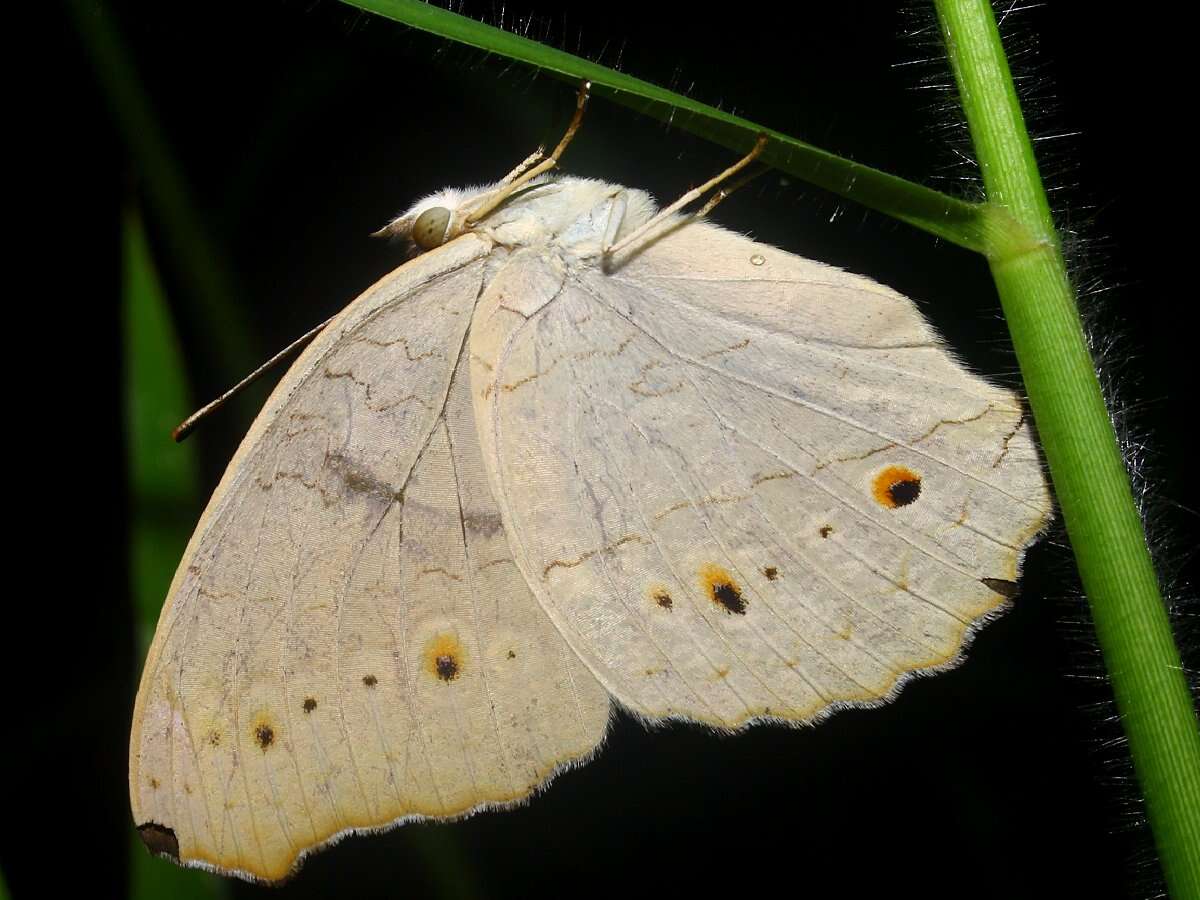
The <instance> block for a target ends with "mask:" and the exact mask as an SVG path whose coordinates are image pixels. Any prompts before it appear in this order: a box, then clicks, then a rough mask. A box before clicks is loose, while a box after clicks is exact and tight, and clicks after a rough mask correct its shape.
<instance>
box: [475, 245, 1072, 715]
mask: <svg viewBox="0 0 1200 900" xmlns="http://www.w3.org/2000/svg"><path fill="white" fill-rule="evenodd" d="M515 265H516V262H515V259H514V266H515ZM514 298H519V301H518V300H515V299H514ZM476 319H477V321H476V325H475V326H474V328H473V333H472V337H471V341H472V352H473V354H474V357H475V359H476V364H475V366H474V369H473V388H474V390H475V402H476V409H477V414H478V419H479V422H480V428H481V430H482V432H483V443H484V458H485V460H486V461H487V463H488V465H489V466H490V467H491V473H490V474H491V481H492V485H493V490H494V493H495V494H496V497H497V500H498V502H499V503H500V506H501V507H502V509H503V510H504V514H505V520H506V524H508V525H509V527H510V532H511V533H512V534H513V535H514V541H513V549H514V553H516V555H517V557H518V560H519V562H520V564H521V567H522V570H523V571H524V572H525V574H526V577H527V579H528V580H529V581H530V584H531V585H532V586H533V588H534V592H535V593H536V594H537V596H538V599H539V600H540V601H541V602H542V604H543V605H544V606H545V607H546V609H547V612H549V614H550V616H551V618H552V619H553V620H554V621H555V623H556V624H557V625H558V626H559V628H560V630H561V631H562V633H563V635H564V636H565V637H566V639H567V641H568V642H569V643H570V644H571V646H572V647H573V648H574V649H575V650H576V652H578V653H579V654H580V656H581V657H582V658H583V659H584V661H585V662H587V663H588V665H589V666H591V667H592V669H593V671H594V672H595V673H596V675H597V677H599V678H600V679H601V681H602V682H603V683H604V684H605V685H606V686H607V687H608V688H609V689H610V691H612V693H613V694H614V696H615V697H616V698H617V699H619V700H620V701H621V702H622V703H623V704H624V705H626V706H627V707H629V708H630V709H632V710H633V711H635V712H636V713H638V714H641V715H644V716H648V717H665V716H675V717H683V718H688V719H695V720H700V721H703V722H707V723H710V724H713V725H716V726H718V727H737V726H740V725H742V724H744V723H746V722H747V721H749V720H751V719H753V718H756V717H774V718H781V719H789V720H811V719H813V718H816V717H818V716H820V715H821V714H823V713H824V712H826V711H828V710H829V709H831V708H833V707H835V706H836V705H837V704H843V703H872V702H878V701H879V700H880V699H882V698H885V697H887V696H889V695H890V694H891V692H892V691H893V690H894V689H895V688H896V686H897V685H898V684H900V683H901V682H902V680H903V678H904V677H905V676H907V675H908V674H909V673H912V672H914V671H921V670H928V669H932V668H936V667H939V666H944V665H947V664H952V663H953V662H954V661H955V660H957V658H958V657H959V653H960V651H961V648H962V646H963V644H964V641H965V640H966V639H967V637H968V636H969V633H970V630H971V629H972V628H973V627H974V626H975V625H977V624H979V623H980V622H981V621H982V620H983V619H984V618H986V617H987V615H988V614H989V613H991V612H992V611H994V610H996V609H998V608H1000V607H1002V606H1003V604H1004V603H1005V602H1006V600H1007V599H1008V597H1009V596H1011V594H1012V592H1013V588H1014V584H1013V582H1015V580H1016V578H1017V576H1018V569H1019V564H1020V558H1021V554H1022V551H1023V548H1024V547H1025V545H1026V544H1027V543H1029V541H1030V540H1031V539H1032V537H1033V536H1034V535H1035V534H1036V533H1037V532H1038V531H1039V530H1040V528H1041V527H1042V525H1043V523H1044V521H1045V520H1046V518H1047V516H1048V515H1049V509H1050V505H1049V497H1048V492H1047V488H1046V482H1045V479H1044V476H1043V473H1042V470H1041V467H1040V464H1039V461H1038V459H1037V455H1036V451H1035V450H1034V447H1033V443H1032V438H1031V435H1030V429H1029V426H1028V424H1027V423H1026V422H1025V419H1024V417H1023V414H1022V411H1021V407H1020V404H1019V402H1018V400H1017V398H1016V397H1015V396H1014V395H1013V394H1012V393H1011V392H1010V391H1007V390H1004V389H1001V388H997V387H995V386H993V385H990V384H988V383H987V382H986V381H984V380H983V379H981V378H979V377H977V376H974V375H972V374H971V373H970V372H968V371H967V370H966V369H965V368H963V367H962V366H961V365H960V364H959V363H958V362H957V361H956V360H954V359H953V357H952V356H951V355H950V354H949V353H948V352H947V351H946V350H945V349H944V347H943V346H942V345H941V343H940V341H939V340H938V339H937V337H936V336H935V335H934V334H933V333H932V331H931V329H930V328H929V327H928V325H927V324H926V323H925V322H924V320H923V319H922V318H921V316H920V314H919V313H918V312H917V310H916V308H915V307H914V305H913V304H912V302H911V301H909V300H907V299H906V298H904V297H902V296H900V295H898V294H895V293H894V292H892V291H890V290H888V289H886V288H884V287H882V286H880V285H878V284H875V283H873V282H871V281H869V280H868V279H865V278H860V277H858V276H854V275H850V274H848V273H845V272H841V271H839V270H837V269H835V268H832V267H829V266H824V265H821V264H819V263H814V262H810V261H808V260H804V259H801V258H799V257H795V256H792V255H790V254H787V253H785V252H783V251H780V250H777V249H775V248H772V247H767V246H763V245H759V244H755V243H754V242H752V241H750V240H748V239H746V238H743V237H740V236H738V235H734V234H731V233H729V232H726V231H723V230H721V229H719V228H716V227H714V226H712V225H708V224H705V223H702V222H690V223H687V224H685V225H682V226H681V227H678V228H676V229H675V230H673V231H672V232H671V233H669V234H667V235H666V236H664V237H661V238H657V239H654V240H651V241H649V242H648V243H647V244H646V245H645V246H644V247H641V248H638V249H637V250H636V251H635V252H634V253H633V254H632V258H631V259H629V260H628V261H625V262H623V263H621V264H620V265H618V266H616V267H615V268H614V270H613V271H611V272H605V271H601V270H600V268H599V267H597V266H595V265H587V264H583V265H580V264H573V263H572V262H571V261H569V260H568V261H564V260H562V259H559V258H557V257H556V258H549V257H547V258H538V257H536V256H534V255H530V256H528V257H527V258H526V260H525V261H524V263H522V264H521V267H520V269H519V270H517V269H515V268H514V269H513V270H512V271H506V272H501V273H500V276H499V277H498V278H497V279H496V280H495V281H493V282H492V283H491V284H490V285H489V288H488V290H487V291H486V292H485V295H484V297H483V298H482V300H481V304H480V307H479V310H478V312H477V314H476ZM532 484H536V485H537V490H530V489H529V486H530V485H532Z"/></svg>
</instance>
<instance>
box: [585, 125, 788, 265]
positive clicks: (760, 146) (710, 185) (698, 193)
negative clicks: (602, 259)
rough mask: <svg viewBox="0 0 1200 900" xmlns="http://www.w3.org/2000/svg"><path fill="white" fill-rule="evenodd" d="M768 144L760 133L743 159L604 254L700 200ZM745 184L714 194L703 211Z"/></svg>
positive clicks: (614, 251) (612, 252)
mask: <svg viewBox="0 0 1200 900" xmlns="http://www.w3.org/2000/svg"><path fill="white" fill-rule="evenodd" d="M766 146H767V136H766V135H765V134H760V135H759V136H758V140H757V141H755V142H754V147H753V149H751V151H750V152H749V153H747V154H746V155H745V156H743V157H742V158H741V159H739V160H738V161H737V162H735V163H734V164H733V165H732V166H730V167H729V168H728V169H726V170H725V171H724V172H722V173H721V174H720V175H717V176H716V177H714V178H710V179H708V181H706V182H704V184H702V185H700V187H698V188H693V189H692V190H690V191H688V192H687V193H686V194H684V195H683V196H682V197H680V198H679V199H678V200H676V201H675V202H674V203H672V204H671V205H670V206H668V207H667V208H666V209H662V210H659V212H658V213H657V214H656V215H655V216H654V218H652V219H651V220H650V221H649V222H646V223H645V224H643V225H642V226H641V227H640V228H637V229H635V230H634V232H633V233H632V234H630V235H628V236H627V237H626V238H625V239H624V240H622V241H621V242H620V243H618V244H616V245H614V246H612V247H609V248H608V249H606V250H605V251H604V255H605V256H607V257H610V258H611V257H613V256H616V255H617V254H618V253H620V252H621V251H622V250H624V249H625V248H626V247H628V246H629V245H630V244H632V243H633V242H634V241H636V240H638V239H639V238H641V237H642V235H644V234H645V233H646V232H648V231H650V230H651V229H653V228H657V227H658V226H659V225H660V224H661V223H662V222H663V221H664V220H666V219H668V218H670V217H671V216H673V215H674V214H675V213H677V212H679V210H681V209H683V208H684V207H685V206H687V205H688V204H689V203H693V202H695V201H696V200H699V199H700V198H701V197H703V196H704V195H705V194H706V193H707V192H708V191H710V190H712V189H713V188H715V187H716V186H717V185H719V184H721V182H723V181H727V180H728V179H730V178H732V177H733V176H734V175H736V174H737V173H738V172H740V171H742V169H744V168H746V166H748V165H750V163H752V162H754V160H756V159H758V157H759V155H760V154H761V153H762V152H763V148H765V147H766ZM748 180H749V179H746V181H748ZM743 184H745V181H742V182H738V183H737V184H736V185H734V187H733V188H731V189H729V190H727V191H725V192H718V193H717V194H716V195H715V196H714V198H713V199H710V200H709V201H708V203H707V204H705V206H704V210H702V212H707V211H709V210H711V209H712V208H713V207H714V206H716V205H717V204H718V203H720V202H721V201H722V200H723V199H725V197H727V196H728V195H729V194H731V193H733V191H735V190H737V189H738V188H739V187H741V186H742V185H743Z"/></svg>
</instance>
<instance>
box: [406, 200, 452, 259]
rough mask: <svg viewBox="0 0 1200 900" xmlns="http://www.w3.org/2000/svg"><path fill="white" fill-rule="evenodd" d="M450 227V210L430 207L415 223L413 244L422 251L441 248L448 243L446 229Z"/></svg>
mask: <svg viewBox="0 0 1200 900" xmlns="http://www.w3.org/2000/svg"><path fill="white" fill-rule="evenodd" d="M449 227H450V210H448V209H446V207H444V206H433V207H430V208H429V209H427V210H425V212H423V213H421V214H420V215H419V216H417V221H415V222H413V227H412V239H413V243H415V244H416V245H417V246H418V247H420V248H421V249H422V250H432V249H433V248H434V247H440V246H442V244H444V243H445V242H446V229H447V228H449Z"/></svg>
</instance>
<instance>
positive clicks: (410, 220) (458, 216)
mask: <svg viewBox="0 0 1200 900" xmlns="http://www.w3.org/2000/svg"><path fill="white" fill-rule="evenodd" d="M497 187H499V185H481V186H474V187H466V188H446V189H445V190H442V191H438V192H437V193H434V194H430V195H429V196H427V197H422V198H421V199H420V200H418V201H417V202H416V203H414V204H413V205H412V206H411V207H409V208H408V209H407V210H405V211H404V212H403V213H401V214H400V215H398V216H396V218H394V219H392V221H390V222H388V223H387V225H385V226H383V228H381V229H379V230H378V231H376V232H374V233H373V234H372V235H371V236H372V237H384V238H400V239H401V240H404V241H405V242H407V244H408V246H409V251H410V255H412V256H416V255H419V254H421V253H424V252H426V251H427V250H433V249H434V248H436V247H440V246H442V244H445V243H446V242H448V241H450V240H452V239H454V238H456V237H458V236H459V235H460V234H462V233H463V232H464V231H466V230H467V216H468V214H469V213H470V211H471V208H472V201H473V200H475V199H476V198H478V197H481V196H485V195H488V194H490V193H492V192H493V191H494V190H495V189H496V188H497Z"/></svg>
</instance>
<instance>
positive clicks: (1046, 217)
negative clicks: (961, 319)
mask: <svg viewBox="0 0 1200 900" xmlns="http://www.w3.org/2000/svg"><path fill="white" fill-rule="evenodd" d="M935 4H936V6H937V11H938V17H939V19H940V21H941V25H942V32H943V36H944V38H945V42H946V48H947V52H948V55H949V58H950V62H951V65H952V66H953V68H954V74H955V78H956V79H957V81H958V87H959V93H960V95H961V98H962V105H963V109H964V111H965V113H966V117H967V123H968V125H969V126H970V129H971V137H972V140H973V142H974V144H975V150H976V154H977V155H978V158H979V164H980V167H981V169H982V171H983V179H984V184H985V186H986V188H987V195H988V205H989V206H993V207H995V208H996V209H997V214H998V217H1002V218H1003V219H1004V220H1005V221H1006V223H1007V224H1006V227H1001V228H997V229H996V230H995V231H994V232H993V244H992V246H990V247H988V248H987V257H988V262H989V264H990V265H991V270H992V275H993V277H994V278H995V280H996V287H997V289H998V291H999V293H1000V301H1001V304H1002V305H1003V307H1004V315H1005V318H1006V319H1007V320H1008V327H1009V331H1010V332H1011V333H1012V340H1013V346H1014V347H1015V348H1016V352H1017V359H1018V361H1019V362H1020V365H1021V374H1022V376H1023V377H1024V380H1025V388H1026V391H1027V392H1028V394H1029V403H1030V406H1031V407H1032V409H1033V415H1034V419H1035V420H1036V422H1037V427H1038V433H1039V435H1040V437H1041V443H1042V450H1043V452H1044V454H1045V458H1046V462H1047V464H1048V465H1049V467H1050V474H1051V477H1052V478H1053V481H1054V488H1055V492H1056V494H1057V497H1058V504H1059V508H1060V509H1061V510H1062V516H1063V520H1064V522H1065V523H1066V527H1067V533H1068V535H1069V536H1070V539H1071V547H1072V549H1073V550H1074V552H1075V561H1076V564H1077V565H1078V567H1079V574H1080V577H1081V578H1082V581H1083V587H1084V590H1085V591H1086V592H1087V596H1088V600H1089V602H1090V604H1091V610H1092V619H1093V621H1094V622H1095V627H1096V634H1097V637H1098V639H1099V642H1100V647H1101V650H1102V652H1103V654H1104V660H1105V664H1106V666H1107V668H1108V672H1109V675H1110V677H1111V679H1112V685H1113V693H1114V694H1115V696H1116V702H1117V709H1118V711H1119V712H1120V715H1121V722H1122V724H1123V726H1124V729H1125V733H1126V735H1127V736H1128V738H1129V749H1130V753H1131V754H1132V757H1133V763H1134V768H1135V770H1136V772H1137V777H1138V781H1139V783H1140V785H1141V788H1142V793H1143V796H1144V797H1145V799H1146V808H1147V811H1148V813H1149V818H1150V825H1151V828H1152V830H1153V832H1154V838H1155V842H1156V843H1157V846H1158V852H1159V858H1160V860H1161V863H1162V868H1163V873H1164V875H1165V877H1166V881H1167V885H1168V887H1169V889H1170V891H1171V894H1172V896H1174V897H1176V898H1180V900H1182V898H1185V897H1186V898H1196V897H1200V731H1198V730H1197V723H1196V713H1195V709H1194V707H1193V700H1192V696H1191V692H1190V691H1189V689H1188V685H1187V681H1186V679H1185V678H1184V675H1183V670H1182V668H1181V665H1180V659H1179V653H1178V651H1177V649H1176V647H1175V643H1174V640H1173V638H1172V634H1171V628H1170V623H1169V621H1168V619H1167V614H1166V609H1165V607H1164V605H1163V602H1162V597H1161V596H1160V594H1159V587H1158V579H1157V576H1156V574H1155V571H1154V566H1153V563H1152V562H1151V559H1150V553H1149V551H1148V549H1147V547H1146V540H1145V535H1144V532H1143V529H1142V521H1141V517H1140V516H1139V514H1138V510H1137V507H1136V505H1135V503H1134V499H1133V494H1132V492H1131V490H1130V486H1129V478H1128V475H1127V473H1126V471H1125V465H1124V461H1123V459H1122V457H1121V451H1120V447H1119V445H1118V443H1117V438H1116V435H1115V434H1114V432H1113V428H1112V423H1111V421H1110V419H1109V415H1108V410H1107V408H1106V406H1105V403H1104V397H1103V396H1102V394H1101V391H1100V384H1099V382H1098V381H1097V378H1096V373H1095V370H1094V368H1093V363H1092V358H1091V354H1090V353H1089V352H1088V348H1087V343H1086V340H1085V337H1084V333H1083V328H1082V325H1081V323H1080V320H1079V313H1078V311H1077V309H1076V305H1075V293H1074V290H1073V289H1072V287H1071V283H1070V280H1069V279H1068V277H1067V271H1066V266H1065V264H1064V262H1063V257H1062V253H1061V250H1060V246H1059V240H1058V235H1057V233H1056V231H1055V229H1054V223H1053V221H1052V220H1051V216H1050V207H1049V204H1048V203H1047V201H1046V194H1045V192H1044V190H1043V189H1042V182H1041V177H1040V175H1039V174H1038V168H1037V163H1036V161H1035V159H1034V155H1033V147H1032V145H1031V143H1030V141H1029V136H1028V134H1027V132H1026V130H1025V123H1024V119H1023V118H1022V115H1021V108H1020V104H1019V103H1018V101H1017V96H1016V91H1015V89H1014V87H1013V82H1012V77H1011V74H1010V72H1009V69H1008V62H1007V59H1006V57H1005V54H1004V48H1003V46H1002V44H1001V42H1000V35H999V32H998V30H997V28H996V20H995V17H994V15H993V13H992V8H991V5H990V4H989V3H988V2H987V0H935Z"/></svg>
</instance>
